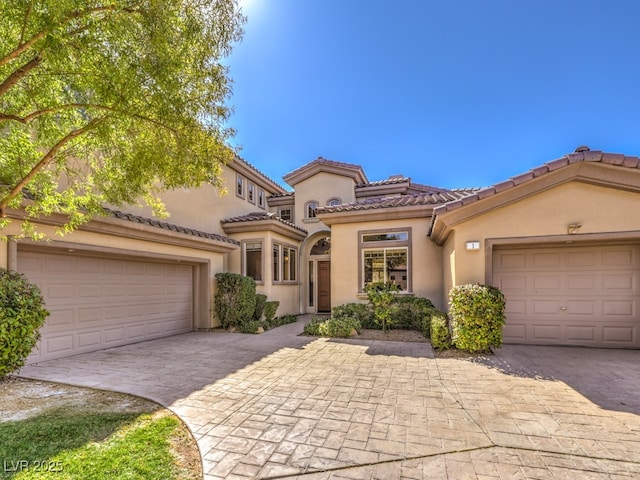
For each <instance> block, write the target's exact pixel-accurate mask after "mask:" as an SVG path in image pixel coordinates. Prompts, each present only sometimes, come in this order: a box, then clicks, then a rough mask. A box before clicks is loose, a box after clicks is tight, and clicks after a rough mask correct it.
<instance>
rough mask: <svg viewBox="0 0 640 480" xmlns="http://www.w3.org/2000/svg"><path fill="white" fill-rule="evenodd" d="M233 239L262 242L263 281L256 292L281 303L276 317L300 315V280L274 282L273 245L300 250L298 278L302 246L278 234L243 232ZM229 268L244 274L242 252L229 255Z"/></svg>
mask: <svg viewBox="0 0 640 480" xmlns="http://www.w3.org/2000/svg"><path fill="white" fill-rule="evenodd" d="M230 237H231V238H233V239H234V240H238V241H240V242H241V241H243V240H256V241H261V242H262V248H263V251H262V255H263V259H262V260H263V263H262V265H263V271H262V275H263V281H262V282H257V283H256V292H257V293H261V294H263V295H266V296H267V300H269V301H271V300H277V301H279V302H280V306H279V307H278V311H277V312H276V315H278V316H280V315H285V314H293V315H297V314H299V313H300V307H299V295H300V293H299V291H300V286H299V284H300V279H299V278H297V279H296V280H295V282H286V283H285V282H274V281H273V259H272V251H273V244H274V243H278V244H280V245H286V246H290V247H295V248H297V249H298V256H297V257H296V268H297V269H298V276H299V275H300V273H299V272H300V245H299V242H296V241H293V240H291V239H289V238H287V237H285V236H284V235H281V234H279V233H276V232H243V233H235V234H233V235H230ZM228 260H229V261H228V267H229V269H228V270H227V271H229V272H233V273H240V274H241V273H242V253H241V250H240V249H239V250H237V251H234V252H231V253H230V254H228Z"/></svg>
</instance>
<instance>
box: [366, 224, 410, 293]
mask: <svg viewBox="0 0 640 480" xmlns="http://www.w3.org/2000/svg"><path fill="white" fill-rule="evenodd" d="M410 247H411V229H409V228H406V229H397V230H396V229H392V230H386V231H368V232H360V288H361V289H364V287H366V286H367V285H369V284H370V283H377V282H393V283H395V284H396V285H397V286H398V287H399V288H400V290H401V291H403V292H409V291H411V269H410V265H411V248H410Z"/></svg>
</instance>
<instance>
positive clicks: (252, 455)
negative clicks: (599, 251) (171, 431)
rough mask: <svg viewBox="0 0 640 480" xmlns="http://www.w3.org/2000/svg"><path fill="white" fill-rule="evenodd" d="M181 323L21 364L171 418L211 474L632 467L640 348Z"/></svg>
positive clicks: (410, 475)
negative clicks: (459, 352)
mask: <svg viewBox="0 0 640 480" xmlns="http://www.w3.org/2000/svg"><path fill="white" fill-rule="evenodd" d="M302 324H303V322H302V321H299V322H297V323H295V324H291V325H286V326H283V327H280V328H278V329H275V330H272V331H269V332H266V333H264V334H262V335H241V334H226V333H190V334H185V335H180V336H176V337H171V338H166V339H161V340H154V341H149V342H145V343H140V344H136V345H130V346H126V347H119V348H114V349H111V350H105V351H101V352H95V353H90V354H83V355H78V356H75V357H71V358H67V359H61V360H53V361H50V362H44V363H41V364H38V365H33V366H29V367H25V368H23V369H22V371H21V375H22V376H25V377H30V378H38V379H43V380H50V381H55V382H63V383H70V384H75V385H81V386H89V387H96V388H101V389H108V390H117V391H121V392H127V393H132V394H136V395H140V396H143V397H147V398H150V399H153V400H156V401H158V402H160V403H162V404H163V405H165V406H168V407H169V408H171V409H172V410H173V411H175V412H176V413H177V414H178V415H180V416H181V417H182V418H183V419H184V421H185V422H186V423H187V425H188V426H189V427H190V428H191V430H192V432H193V434H194V436H195V437H196V439H197V440H198V445H199V447H200V450H201V454H202V458H203V467H204V472H205V478H206V479H207V480H213V479H218V478H226V479H240V478H242V479H246V478H299V479H303V480H310V479H314V480H315V479H330V478H331V479H333V478H335V479H385V480H388V479H400V478H406V479H442V478H449V479H507V478H509V479H517V478H531V479H549V478H558V479H565V478H567V479H577V478H580V479H582V478H589V479H623V478H624V479H629V478H638V477H640V361H639V360H640V352H639V351H615V350H591V349H578V348H560V347H530V346H507V347H504V348H502V349H501V350H500V351H499V352H498V353H497V354H496V355H492V356H482V357H473V358H457V359H453V358H434V356H433V352H432V350H431V348H430V346H429V345H427V344H415V343H414V344H403V343H398V342H373V341H364V340H329V339H312V338H309V337H301V336H298V334H299V333H300V332H301V331H302Z"/></svg>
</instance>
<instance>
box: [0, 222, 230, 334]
mask: <svg viewBox="0 0 640 480" xmlns="http://www.w3.org/2000/svg"><path fill="white" fill-rule="evenodd" d="M36 227H37V229H38V231H40V232H42V233H44V234H46V235H47V238H48V239H49V240H50V241H49V242H42V243H36V244H30V245H29V248H30V249H35V250H38V251H40V250H42V251H47V249H51V248H61V249H63V250H64V249H67V250H69V251H70V252H71V251H73V252H81V251H84V252H87V253H89V254H92V255H109V256H111V255H116V256H134V257H140V258H153V259H160V260H164V261H169V262H178V261H179V262H185V263H191V262H193V264H197V265H199V270H198V274H197V277H198V278H196V279H195V281H196V282H204V283H203V289H201V290H199V292H198V294H196V295H195V298H194V300H195V303H194V312H195V315H194V316H195V318H194V326H195V328H197V329H208V328H212V327H214V326H216V325H217V324H218V323H217V321H216V320H215V318H214V311H213V296H214V294H215V274H216V273H218V272H222V271H224V255H225V254H223V253H219V252H211V251H207V250H200V249H197V248H191V247H183V246H178V245H169V244H165V243H163V242H162V240H161V239H160V240H159V241H157V242H156V241H149V240H143V239H138V238H134V237H122V236H116V235H109V234H105V233H99V232H93V231H83V230H76V231H74V232H72V233H69V234H67V235H65V236H64V237H61V236H59V235H57V234H56V233H55V227H52V226H48V225H37V226H36ZM18 229H19V225H18V224H17V223H14V224H12V225H11V226H10V227H9V228H7V229H6V230H3V232H2V233H3V234H4V235H11V234H12V233H13V234H16V233H18ZM185 237H187V236H185ZM7 246H8V243H6V242H4V243H2V249H1V250H2V252H3V253H2V254H0V261H1V263H0V265H1V266H3V267H6V266H7V263H8V259H7ZM20 248H21V247H20V244H19V245H18V249H20ZM25 248H26V247H25ZM17 270H18V271H20V262H19V261H18V262H17Z"/></svg>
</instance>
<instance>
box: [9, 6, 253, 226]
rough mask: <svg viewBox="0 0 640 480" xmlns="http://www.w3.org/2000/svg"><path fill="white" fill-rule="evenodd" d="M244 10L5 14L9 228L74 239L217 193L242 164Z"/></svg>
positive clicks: (86, 9) (42, 9)
mask: <svg viewBox="0 0 640 480" xmlns="http://www.w3.org/2000/svg"><path fill="white" fill-rule="evenodd" d="M243 22H244V17H243V16H242V14H241V12H240V9H239V7H238V5H237V0H6V1H5V2H3V4H2V7H1V8H0V217H2V218H0V222H1V223H0V227H1V226H6V225H7V224H8V221H9V220H8V218H7V217H6V214H7V211H8V209H9V208H18V207H19V206H20V205H21V204H22V202H23V193H24V192H25V191H26V192H27V193H28V197H29V201H28V202H27V208H26V216H27V218H28V219H29V218H30V219H33V218H38V217H41V216H47V215H52V214H55V213H60V214H63V215H64V216H65V218H66V219H67V222H66V225H65V230H70V229H73V228H74V227H76V226H78V225H79V224H81V223H83V222H85V221H87V220H88V219H89V218H90V217H91V216H92V215H95V214H98V213H100V212H101V211H102V206H103V205H104V204H112V205H122V204H124V203H135V202H136V201H138V200H139V199H141V198H142V199H144V200H145V201H146V202H147V203H148V204H149V205H151V206H153V207H156V211H160V210H161V204H160V203H159V202H158V200H157V198H156V197H157V193H158V191H160V190H162V189H171V188H178V187H191V186H198V185H200V184H202V183H204V182H212V183H213V184H214V185H216V186H218V187H221V186H222V185H221V181H220V177H219V175H220V168H221V165H222V164H224V163H225V162H228V161H229V160H231V159H232V158H233V151H232V150H231V149H230V148H229V146H228V143H227V140H228V138H229V135H230V134H231V133H232V132H231V131H230V130H229V129H228V128H227V127H226V121H227V120H228V117H229V114H230V109H229V107H227V106H226V104H225V102H226V100H227V99H228V96H229V94H230V79H229V75H228V73H229V72H228V69H227V68H226V67H225V66H224V65H223V64H222V63H221V60H222V58H224V57H225V56H226V55H228V54H229V53H230V50H231V47H232V44H233V43H234V42H235V41H238V40H239V39H240V37H241V35H242V25H243Z"/></svg>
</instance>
